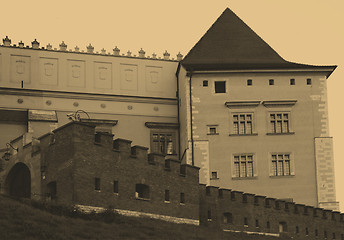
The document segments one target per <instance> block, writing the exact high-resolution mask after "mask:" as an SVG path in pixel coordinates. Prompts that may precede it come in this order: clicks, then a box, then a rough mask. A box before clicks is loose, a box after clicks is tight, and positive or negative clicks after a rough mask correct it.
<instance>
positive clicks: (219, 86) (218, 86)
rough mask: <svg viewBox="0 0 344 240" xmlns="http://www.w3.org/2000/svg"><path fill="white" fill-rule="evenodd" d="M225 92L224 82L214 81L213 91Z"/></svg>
mask: <svg viewBox="0 0 344 240" xmlns="http://www.w3.org/2000/svg"><path fill="white" fill-rule="evenodd" d="M225 92H226V82H225V81H217V82H215V93H225Z"/></svg>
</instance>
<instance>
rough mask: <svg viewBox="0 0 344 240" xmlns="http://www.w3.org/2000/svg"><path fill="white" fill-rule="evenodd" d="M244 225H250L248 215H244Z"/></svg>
mask: <svg viewBox="0 0 344 240" xmlns="http://www.w3.org/2000/svg"><path fill="white" fill-rule="evenodd" d="M244 226H248V219H247V217H244Z"/></svg>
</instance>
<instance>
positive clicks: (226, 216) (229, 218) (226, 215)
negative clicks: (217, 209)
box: [223, 212, 233, 223]
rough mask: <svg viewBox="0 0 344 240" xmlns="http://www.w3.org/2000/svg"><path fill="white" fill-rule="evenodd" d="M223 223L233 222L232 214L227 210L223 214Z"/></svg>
mask: <svg viewBox="0 0 344 240" xmlns="http://www.w3.org/2000/svg"><path fill="white" fill-rule="evenodd" d="M223 223H233V216H232V214H231V213H229V212H225V213H224V214H223Z"/></svg>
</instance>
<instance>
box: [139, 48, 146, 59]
mask: <svg viewBox="0 0 344 240" xmlns="http://www.w3.org/2000/svg"><path fill="white" fill-rule="evenodd" d="M145 54H146V52H145V51H144V50H143V49H142V48H141V50H140V51H139V57H140V58H144V57H145Z"/></svg>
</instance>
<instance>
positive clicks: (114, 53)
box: [113, 46, 121, 56]
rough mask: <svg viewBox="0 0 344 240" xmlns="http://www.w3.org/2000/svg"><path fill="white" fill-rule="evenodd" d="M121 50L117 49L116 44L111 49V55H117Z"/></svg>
mask: <svg viewBox="0 0 344 240" xmlns="http://www.w3.org/2000/svg"><path fill="white" fill-rule="evenodd" d="M120 51H121V50H119V48H118V47H117V46H116V47H115V48H114V49H113V55H115V56H119V52H120Z"/></svg>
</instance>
